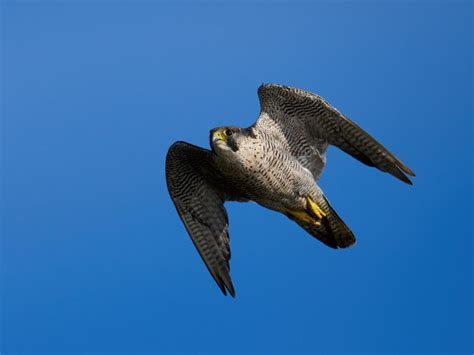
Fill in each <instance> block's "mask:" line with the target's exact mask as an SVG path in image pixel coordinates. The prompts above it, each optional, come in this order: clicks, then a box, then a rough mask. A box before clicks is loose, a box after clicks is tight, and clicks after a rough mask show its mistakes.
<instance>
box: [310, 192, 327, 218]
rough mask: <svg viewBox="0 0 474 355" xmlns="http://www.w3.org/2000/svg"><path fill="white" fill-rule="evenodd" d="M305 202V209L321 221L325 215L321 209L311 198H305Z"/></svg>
mask: <svg viewBox="0 0 474 355" xmlns="http://www.w3.org/2000/svg"><path fill="white" fill-rule="evenodd" d="M306 202H307V205H306V209H308V210H309V212H310V213H313V214H314V215H315V217H317V218H318V219H319V220H321V219H323V217H326V213H324V211H323V210H322V209H321V207H319V206H318V204H317V203H316V202H314V201H313V199H312V198H311V197H309V196H307V197H306Z"/></svg>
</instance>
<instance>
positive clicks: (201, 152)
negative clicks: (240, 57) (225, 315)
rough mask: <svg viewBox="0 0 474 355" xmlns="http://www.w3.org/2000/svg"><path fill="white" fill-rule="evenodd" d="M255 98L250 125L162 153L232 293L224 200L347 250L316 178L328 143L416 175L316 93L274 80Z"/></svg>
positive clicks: (185, 212) (171, 183)
mask: <svg viewBox="0 0 474 355" xmlns="http://www.w3.org/2000/svg"><path fill="white" fill-rule="evenodd" d="M258 96H259V99H260V106H261V112H260V116H259V118H258V119H257V121H256V122H255V124H254V125H252V126H251V127H249V128H245V129H243V128H238V127H233V126H228V127H220V128H216V129H213V130H211V133H210V144H211V148H212V151H209V150H206V149H202V148H199V147H196V146H193V145H190V144H188V143H184V142H176V143H174V144H173V145H172V146H171V147H170V149H169V151H168V155H167V159H166V178H167V183H168V190H169V192H170V195H171V198H172V200H173V202H174V204H175V207H176V209H177V211H178V213H179V215H180V217H181V219H182V221H183V223H184V225H185V227H186V229H187V231H188V233H189V235H190V236H191V239H192V241H193V243H194V245H195V246H196V248H197V250H198V252H199V254H200V255H201V257H202V259H203V261H204V262H205V264H206V266H207V268H208V269H209V272H210V273H211V275H212V276H213V278H214V280H215V281H216V283H217V284H218V286H219V287H220V289H221V290H222V292H223V293H224V294H226V292H227V291H229V293H230V294H231V295H232V296H235V291H234V287H233V284H232V281H231V277H230V273H229V259H230V246H229V233H228V218H227V213H226V210H225V208H224V202H225V201H228V200H234V201H248V200H252V201H255V202H257V203H258V204H260V205H262V206H264V207H266V208H269V209H272V210H275V211H278V212H280V213H283V214H285V215H286V216H287V217H289V218H290V219H292V220H294V221H295V222H296V223H297V224H299V225H300V226H301V227H302V228H304V229H305V230H306V231H307V232H308V233H309V234H310V235H312V236H313V237H315V238H317V239H319V240H320V241H321V242H323V243H324V244H326V245H328V246H330V247H332V248H345V247H348V246H350V245H352V244H353V243H354V242H355V237H354V235H353V233H352V232H351V231H350V229H349V228H348V227H347V226H346V225H345V223H344V222H343V221H342V219H341V218H340V217H339V216H338V215H337V213H336V212H335V211H334V210H333V208H332V207H331V205H330V204H329V201H328V200H327V198H326V197H325V196H324V194H323V192H322V190H321V189H320V188H319V186H318V185H317V184H315V181H317V180H318V179H319V177H320V176H321V173H322V171H323V169H324V165H325V163H326V148H327V146H328V144H331V145H335V146H337V147H339V148H340V149H342V150H343V151H345V152H346V153H348V154H350V155H352V156H353V157H354V158H356V159H358V160H359V161H361V162H363V163H364V164H367V165H369V166H374V167H376V168H378V169H379V170H381V171H384V172H388V173H390V174H392V175H393V176H395V177H397V178H398V179H400V180H402V181H404V182H406V183H408V184H411V181H410V180H409V179H408V177H407V175H411V176H415V174H414V173H413V172H412V171H411V170H410V169H409V168H408V167H406V166H405V165H404V164H403V163H402V162H401V161H400V160H399V159H398V158H396V157H395V155H393V154H392V153H391V152H389V151H388V150H387V149H386V148H385V147H383V146H382V145H381V144H380V143H378V142H377V141H376V140H375V139H374V138H372V137H371V136H370V135H369V134H368V133H366V132H365V131H363V130H362V129H361V128H360V127H358V126H357V125H356V124H355V123H353V122H352V121H350V120H349V119H348V118H347V117H345V116H344V115H342V114H341V113H339V112H338V111H337V110H336V109H335V108H333V107H332V106H330V105H329V104H328V103H327V102H326V101H324V99H322V98H321V97H319V96H317V95H315V94H312V93H310V92H307V91H304V90H300V89H295V88H290V87H286V86H282V85H275V84H268V85H262V86H261V87H260V88H259V89H258Z"/></svg>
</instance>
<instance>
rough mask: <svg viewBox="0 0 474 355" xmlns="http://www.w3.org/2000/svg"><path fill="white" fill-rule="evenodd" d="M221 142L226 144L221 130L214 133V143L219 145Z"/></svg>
mask: <svg viewBox="0 0 474 355" xmlns="http://www.w3.org/2000/svg"><path fill="white" fill-rule="evenodd" d="M219 142H225V138H224V136H223V135H222V132H221V131H220V130H215V131H212V143H213V144H217V143H219Z"/></svg>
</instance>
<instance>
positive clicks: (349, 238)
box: [288, 194, 356, 249]
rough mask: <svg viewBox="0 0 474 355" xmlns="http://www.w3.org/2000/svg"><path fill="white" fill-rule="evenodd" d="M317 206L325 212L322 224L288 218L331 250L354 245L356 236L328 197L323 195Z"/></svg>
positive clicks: (293, 217) (290, 216) (292, 217)
mask: <svg viewBox="0 0 474 355" xmlns="http://www.w3.org/2000/svg"><path fill="white" fill-rule="evenodd" d="M316 204H317V205H318V207H319V208H320V209H321V210H322V211H323V212H324V216H323V217H322V218H321V223H316V224H315V223H310V222H308V221H305V220H301V219H297V218H295V216H292V215H288V217H289V218H290V219H292V220H293V221H295V222H296V223H298V224H299V225H300V226H301V227H302V228H303V229H305V230H306V231H307V232H308V233H309V234H311V235H312V236H313V237H315V238H317V239H318V240H320V241H321V242H323V243H324V244H326V245H327V246H329V247H331V248H334V249H336V248H347V247H349V246H351V245H352V244H354V243H355V241H356V239H355V236H354V234H353V233H352V231H351V230H350V229H349V227H348V226H347V225H346V224H345V223H344V222H343V221H342V219H341V218H340V217H339V216H338V214H337V213H336V211H334V209H333V208H332V207H331V205H330V204H329V201H328V200H327V199H326V197H325V196H324V195H322V194H321V195H320V197H319V199H318V201H317V202H316Z"/></svg>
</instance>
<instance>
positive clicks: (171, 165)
mask: <svg viewBox="0 0 474 355" xmlns="http://www.w3.org/2000/svg"><path fill="white" fill-rule="evenodd" d="M166 181H167V184H168V191H169V193H170V195H171V198H172V200H173V202H174V205H175V207H176V210H177V211H178V214H179V216H180V217H181V220H182V221H183V223H184V225H185V227H186V230H187V231H188V234H189V236H190V237H191V239H192V241H193V243H194V245H195V247H196V249H197V250H198V252H199V254H200V255H201V258H202V260H203V261H204V263H205V264H206V266H207V268H208V269H209V272H210V273H211V275H212V277H213V278H214V280H215V281H216V283H217V285H218V286H219V288H220V289H221V290H222V292H223V293H224V295H226V294H227V293H226V289H227V290H228V291H229V293H230V294H231V295H232V296H233V297H234V296H235V291H234V286H233V285H232V280H231V277H230V272H229V270H230V267H229V259H230V245H229V233H228V225H229V223H228V218H227V212H226V210H225V208H224V201H225V199H226V197H227V193H226V192H225V187H224V184H223V179H222V177H221V176H220V174H219V172H218V170H217V169H216V168H215V166H214V163H213V160H212V156H211V152H210V151H209V150H206V149H202V148H199V147H196V146H193V145H191V144H188V143H185V142H176V143H174V144H173V145H172V146H171V147H170V148H169V150H168V154H167V156H166Z"/></svg>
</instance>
